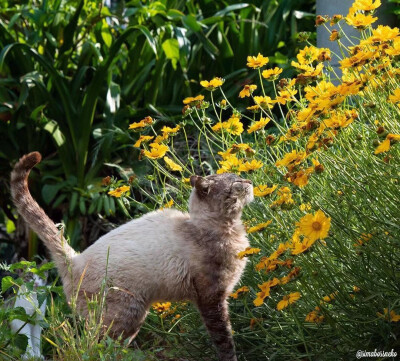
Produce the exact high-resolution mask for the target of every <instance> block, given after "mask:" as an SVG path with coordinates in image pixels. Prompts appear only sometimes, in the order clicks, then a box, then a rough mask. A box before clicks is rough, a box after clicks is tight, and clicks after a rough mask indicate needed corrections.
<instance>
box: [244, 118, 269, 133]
mask: <svg viewBox="0 0 400 361" xmlns="http://www.w3.org/2000/svg"><path fill="white" fill-rule="evenodd" d="M269 121H270V119H267V118H261V119H260V120H259V121H257V122H255V123H253V124H252V125H251V126H250V127H249V129H247V133H249V134H250V133H253V132H255V131H257V130H260V129H263V128H264V127H265V126H266V125H267V124H268V123H269Z"/></svg>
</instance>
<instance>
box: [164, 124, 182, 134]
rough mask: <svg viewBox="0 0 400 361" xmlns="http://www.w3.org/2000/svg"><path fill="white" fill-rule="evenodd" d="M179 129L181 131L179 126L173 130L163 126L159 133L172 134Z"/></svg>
mask: <svg viewBox="0 0 400 361" xmlns="http://www.w3.org/2000/svg"><path fill="white" fill-rule="evenodd" d="M179 129H181V126H180V125H177V126H176V127H175V128H170V127H166V126H164V127H163V128H162V129H161V131H162V132H163V134H174V133H176V132H177V131H178V130H179Z"/></svg>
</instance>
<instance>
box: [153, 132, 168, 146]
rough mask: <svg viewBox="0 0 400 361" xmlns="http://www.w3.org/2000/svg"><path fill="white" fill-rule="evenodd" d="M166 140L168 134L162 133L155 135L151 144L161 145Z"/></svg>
mask: <svg viewBox="0 0 400 361" xmlns="http://www.w3.org/2000/svg"><path fill="white" fill-rule="evenodd" d="M167 139H168V133H163V134H162V135H157V136H156V139H154V142H153V143H157V144H161V143H162V142H163V141H164V140H167Z"/></svg>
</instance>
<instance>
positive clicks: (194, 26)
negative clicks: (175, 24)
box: [182, 15, 201, 33]
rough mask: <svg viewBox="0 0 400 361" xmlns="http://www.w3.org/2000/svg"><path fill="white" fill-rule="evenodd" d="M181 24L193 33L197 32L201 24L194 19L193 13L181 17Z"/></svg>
mask: <svg viewBox="0 0 400 361" xmlns="http://www.w3.org/2000/svg"><path fill="white" fill-rule="evenodd" d="M182 22H183V25H185V27H186V28H187V29H190V30H192V31H193V32H194V33H197V32H199V31H200V30H201V24H200V23H199V22H198V21H197V20H196V18H195V17H194V16H193V15H186V16H184V17H183V18H182Z"/></svg>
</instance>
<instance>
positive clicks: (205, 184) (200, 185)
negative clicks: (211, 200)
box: [190, 175, 210, 195]
mask: <svg viewBox="0 0 400 361" xmlns="http://www.w3.org/2000/svg"><path fill="white" fill-rule="evenodd" d="M190 184H191V185H192V187H195V188H196V190H197V192H198V193H199V194H202V195H206V194H208V193H209V191H210V182H209V181H208V180H207V179H206V178H204V177H200V176H198V175H192V176H191V177H190Z"/></svg>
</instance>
